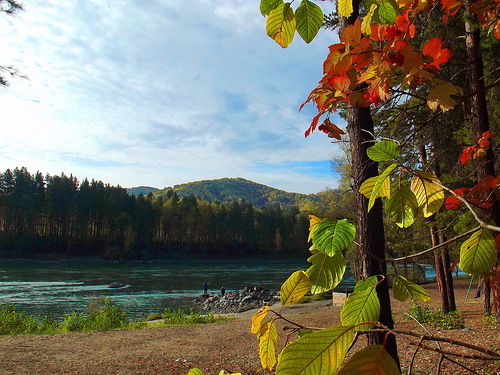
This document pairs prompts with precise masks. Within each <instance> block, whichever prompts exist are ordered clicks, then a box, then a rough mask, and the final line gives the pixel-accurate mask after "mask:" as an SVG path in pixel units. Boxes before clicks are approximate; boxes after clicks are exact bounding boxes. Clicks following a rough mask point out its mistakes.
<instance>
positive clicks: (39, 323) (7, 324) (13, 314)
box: [0, 304, 57, 335]
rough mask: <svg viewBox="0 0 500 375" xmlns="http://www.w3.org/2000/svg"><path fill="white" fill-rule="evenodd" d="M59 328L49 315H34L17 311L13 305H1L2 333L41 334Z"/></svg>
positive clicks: (0, 329) (0, 324)
mask: <svg viewBox="0 0 500 375" xmlns="http://www.w3.org/2000/svg"><path fill="white" fill-rule="evenodd" d="M56 330H57V323H56V322H55V321H53V320H52V319H50V318H48V317H33V316H31V315H27V314H24V313H21V312H17V311H16V308H15V307H14V306H13V305H8V304H7V305H0V335H17V334H26V333H32V334H41V333H52V332H55V331H56Z"/></svg>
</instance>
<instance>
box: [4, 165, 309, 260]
mask: <svg viewBox="0 0 500 375" xmlns="http://www.w3.org/2000/svg"><path fill="white" fill-rule="evenodd" d="M308 226H309V221H308V218H307V216H306V215H305V214H301V213H300V212H299V210H298V208H297V207H295V208H291V209H288V210H283V209H282V208H281V206H280V205H273V206H269V207H264V208H260V209H256V208H255V207H254V206H253V205H252V204H250V203H248V202H246V201H244V200H240V201H233V202H231V203H209V202H207V201H204V200H200V199H197V198H196V197H194V196H193V195H191V196H186V197H182V198H181V197H179V196H178V195H177V194H176V193H175V192H174V191H173V190H170V191H167V192H164V194H163V195H161V196H154V195H153V194H148V195H147V196H145V195H142V194H139V195H129V194H128V193H127V190H126V189H124V188H122V187H120V186H110V185H109V184H105V183H103V182H101V181H95V180H92V181H88V180H87V179H85V180H83V181H81V182H79V181H78V179H77V178H76V177H74V176H72V175H70V176H67V175H66V174H64V173H62V174H61V175H60V176H51V175H46V176H43V175H42V173H40V172H37V173H35V174H31V173H30V172H28V170H27V169H26V168H25V167H22V168H16V169H14V170H13V171H11V170H10V169H8V170H6V171H5V172H4V173H2V174H1V175H0V257H31V256H42V257H51V256H101V257H103V258H107V259H156V258H159V257H162V256H165V255H167V254H170V253H172V252H181V253H183V254H186V255H199V256H214V257H245V256H251V255H265V256H278V255H284V254H302V255H303V253H304V251H306V250H307V235H308Z"/></svg>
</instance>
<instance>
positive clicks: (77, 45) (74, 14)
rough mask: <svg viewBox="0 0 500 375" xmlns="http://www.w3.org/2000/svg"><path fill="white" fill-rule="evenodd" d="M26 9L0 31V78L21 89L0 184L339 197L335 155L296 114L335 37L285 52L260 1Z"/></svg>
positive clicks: (0, 94)
mask: <svg viewBox="0 0 500 375" xmlns="http://www.w3.org/2000/svg"><path fill="white" fill-rule="evenodd" d="M23 4H24V7H25V11H24V12H22V13H21V14H19V15H18V16H16V17H15V18H11V17H8V18H7V17H5V16H2V17H1V19H0V51H1V52H0V65H14V66H15V67H16V68H18V69H19V70H20V71H21V72H22V73H23V74H26V75H27V76H28V77H29V79H27V80H24V79H11V80H10V81H11V82H10V83H11V84H10V86H9V88H8V89H0V100H1V106H2V110H1V115H0V128H1V137H0V171H4V170H6V169H7V168H11V169H13V168H15V167H21V166H25V167H27V168H28V170H29V171H30V172H31V173H35V172H36V171H41V172H42V173H50V174H60V173H61V172H65V173H66V174H73V175H74V176H76V177H77V178H78V179H80V180H82V179H84V178H89V179H92V178H94V179H97V180H102V181H103V182H105V183H110V184H112V185H120V186H123V187H132V186H139V185H147V186H153V187H157V188H163V187H167V186H173V185H175V184H180V183H185V182H190V181H198V180H204V179H215V178H222V177H243V178H246V179H250V180H253V181H256V182H259V183H263V184H266V185H269V186H272V187H275V188H279V189H283V190H286V191H291V192H300V193H316V192H319V191H321V190H324V189H325V188H327V187H331V188H334V187H336V186H337V183H338V181H337V179H338V177H337V176H335V175H334V174H333V172H332V171H331V168H330V160H331V158H332V156H336V155H340V154H341V151H340V148H339V146H338V145H337V144H334V143H331V141H330V140H329V139H328V138H327V137H326V136H325V135H324V134H322V133H320V132H315V133H313V135H312V136H310V137H308V138H304V131H305V130H306V128H307V127H308V124H309V122H310V120H311V117H312V116H313V115H314V109H313V108H312V107H311V106H307V107H306V108H305V109H304V110H303V111H302V112H299V106H300V104H301V103H302V102H303V101H304V100H305V99H306V97H307V95H308V93H309V92H310V91H311V90H312V89H313V88H314V87H315V86H316V84H317V82H318V80H319V79H320V78H321V67H322V62H323V60H324V59H325V57H326V54H327V52H328V45H330V44H332V43H335V41H336V40H337V39H336V35H335V33H333V32H331V31H326V30H321V31H320V34H319V36H318V37H317V39H316V40H314V41H313V42H312V43H310V44H305V43H304V42H303V41H302V40H301V39H300V38H299V37H298V36H296V39H295V40H294V43H292V45H291V46H290V47H289V48H287V49H282V48H281V47H279V46H278V45H277V44H276V43H275V42H274V41H272V40H271V39H270V38H269V37H268V36H267V35H266V34H265V30H264V24H265V18H264V17H262V16H261V14H260V12H259V1H258V0H254V1H248V0H217V1H213V0H198V1H196V2H185V1H181V0H163V1H161V0H148V1H143V2H134V1H131V0H122V1H118V0H108V1H102V0H99V1H97V0H95V1H94V0H86V1H70V0H43V1H42V0H41V1H38V0H26V1H24V2H23ZM318 5H320V6H321V7H322V8H323V9H324V11H325V12H328V11H329V10H331V9H332V7H333V6H334V5H335V3H333V2H328V1H322V2H318ZM339 125H341V127H343V123H342V122H341V121H340V120H339Z"/></svg>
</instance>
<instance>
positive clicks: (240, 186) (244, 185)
mask: <svg viewBox="0 0 500 375" xmlns="http://www.w3.org/2000/svg"><path fill="white" fill-rule="evenodd" d="M144 188H145V187H140V188H132V189H129V191H140V190H139V189H144ZM149 189H152V188H149ZM170 190H172V191H174V192H175V193H177V195H179V196H180V197H186V196H190V195H193V196H195V197H196V198H198V199H201V200H205V201H208V202H221V203H227V202H233V201H238V200H242V199H244V200H245V201H247V202H250V203H252V205H254V206H255V207H257V208H261V207H264V206H272V205H276V204H279V205H281V206H282V207H283V208H289V207H292V206H299V205H301V204H303V203H304V202H307V201H312V202H317V201H319V197H318V196H317V195H316V194H299V193H288V192H286V191H284V190H279V189H275V188H272V187H269V186H266V185H262V184H259V183H257V182H253V181H250V180H246V179H244V178H220V179H216V180H203V181H196V182H189V183H186V184H181V185H174V187H173V188H172V187H168V188H165V189H163V190H158V191H156V192H155V191H153V194H155V195H167V194H168V192H169V191H170ZM129 194H132V193H130V192H129ZM137 194H139V193H137ZM143 194H144V193H143Z"/></svg>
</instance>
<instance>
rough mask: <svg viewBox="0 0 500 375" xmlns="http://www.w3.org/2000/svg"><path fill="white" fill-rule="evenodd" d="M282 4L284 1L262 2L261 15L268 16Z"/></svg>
mask: <svg viewBox="0 0 500 375" xmlns="http://www.w3.org/2000/svg"><path fill="white" fill-rule="evenodd" d="M281 4H283V0H261V1H260V13H261V14H262V15H263V16H267V15H268V14H269V13H270V12H271V11H272V10H274V9H276V8H277V7H278V6H279V5H281Z"/></svg>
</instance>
